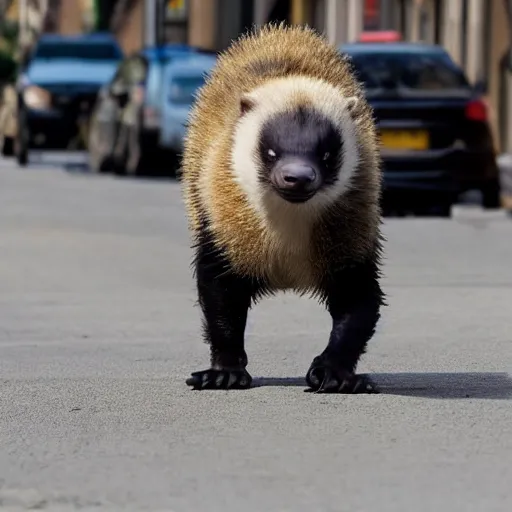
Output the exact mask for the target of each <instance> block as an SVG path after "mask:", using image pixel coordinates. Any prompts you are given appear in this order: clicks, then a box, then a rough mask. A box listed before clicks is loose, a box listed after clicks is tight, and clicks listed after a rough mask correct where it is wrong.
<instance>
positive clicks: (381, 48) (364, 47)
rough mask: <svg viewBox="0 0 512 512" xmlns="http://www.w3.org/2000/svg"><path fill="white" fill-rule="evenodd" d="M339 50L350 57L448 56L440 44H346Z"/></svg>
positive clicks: (339, 47)
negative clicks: (384, 55)
mask: <svg viewBox="0 0 512 512" xmlns="http://www.w3.org/2000/svg"><path fill="white" fill-rule="evenodd" d="M338 49H339V50H340V51H342V52H343V53H348V54H350V55H355V54H364V53H387V54H390V53H412V54H414V53H416V54H424V53H430V54H432V53H437V54H439V55H444V54H446V53H447V52H446V50H445V49H444V48H443V47H442V46H440V45H438V44H429V43H410V42H396V43H345V44H341V45H340V46H338Z"/></svg>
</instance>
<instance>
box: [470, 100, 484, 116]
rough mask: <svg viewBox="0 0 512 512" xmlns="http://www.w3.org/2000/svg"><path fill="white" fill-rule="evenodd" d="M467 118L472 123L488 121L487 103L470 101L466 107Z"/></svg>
mask: <svg viewBox="0 0 512 512" xmlns="http://www.w3.org/2000/svg"><path fill="white" fill-rule="evenodd" d="M466 117H467V118H468V119H470V120H471V121H487V104H486V103H485V101H483V100H473V101H470V102H469V103H468V104H467V105H466Z"/></svg>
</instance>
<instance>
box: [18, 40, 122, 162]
mask: <svg viewBox="0 0 512 512" xmlns="http://www.w3.org/2000/svg"><path fill="white" fill-rule="evenodd" d="M122 58H123V53H122V51H121V49H120V47H119V46H118V44H117V42H116V40H115V39H114V38H113V37H112V36H111V35H110V34H88V35H80V36H63V35H53V34H51V35H43V36H42V37H41V38H40V39H39V40H38V42H37V44H36V46H35V48H34V50H33V52H32V54H31V55H30V56H29V60H28V63H27V65H26V67H25V70H24V72H23V73H22V74H21V75H20V76H19V78H18V83H17V96H18V109H17V110H18V113H17V115H18V133H17V141H16V144H15V146H16V148H17V149H16V156H17V160H18V163H19V164H20V165H26V163H27V160H28V152H29V150H30V149H33V148H38V149H65V148H68V147H69V145H70V144H71V143H72V142H73V141H77V140H79V138H80V135H81V133H80V130H81V121H84V120H87V118H88V116H89V114H90V111H91V108H92V106H93V105H94V102H95V100H96V96H97V94H98V91H99V89H100V88H101V86H102V85H103V84H104V83H106V82H108V81H109V80H110V79H111V78H112V76H113V74H114V73H115V71H116V68H117V65H118V63H119V61H120V60H121V59H122Z"/></svg>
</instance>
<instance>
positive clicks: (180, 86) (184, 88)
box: [170, 74, 205, 103]
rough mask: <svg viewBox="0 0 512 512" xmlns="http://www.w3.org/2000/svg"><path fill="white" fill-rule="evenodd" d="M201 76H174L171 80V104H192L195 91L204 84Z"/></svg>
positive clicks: (203, 78)
mask: <svg viewBox="0 0 512 512" xmlns="http://www.w3.org/2000/svg"><path fill="white" fill-rule="evenodd" d="M204 81H205V77H204V75H203V74H194V75H182V76H175V77H173V78H172V80H171V84H170V93H171V98H172V102H173V103H192V102H193V101H194V97H195V94H196V92H197V90H198V89H199V88H200V87H201V86H202V85H203V84H204Z"/></svg>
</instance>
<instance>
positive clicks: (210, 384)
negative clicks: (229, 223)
mask: <svg viewBox="0 0 512 512" xmlns="http://www.w3.org/2000/svg"><path fill="white" fill-rule="evenodd" d="M212 247H213V246H212V244H206V243H203V244H201V246H200V247H199V248H198V251H197V257H196V281H197V291H198V296H199V305H200V307H201V311H202V314H203V332H204V338H205V341H206V342H207V343H209V344H210V358H211V367H210V368H209V369H207V370H202V371H198V372H194V373H192V376H191V377H190V378H189V379H187V384H188V385H189V386H191V387H193V388H194V389H244V388H248V387H250V385H251V382H252V378H251V376H250V375H249V373H248V372H247V370H246V369H245V367H246V366H247V354H246V352H245V348H244V334H245V326H246V321H247V313H248V310H249V307H250V304H251V300H252V297H253V294H254V293H255V287H254V286H253V285H252V283H251V281H250V280H249V279H246V278H243V277H240V276H237V275H236V274H235V273H234V272H232V270H231V268H230V265H229V263H228V262H227V260H226V259H225V258H223V257H222V256H220V255H219V253H218V252H217V251H215V250H212Z"/></svg>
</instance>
